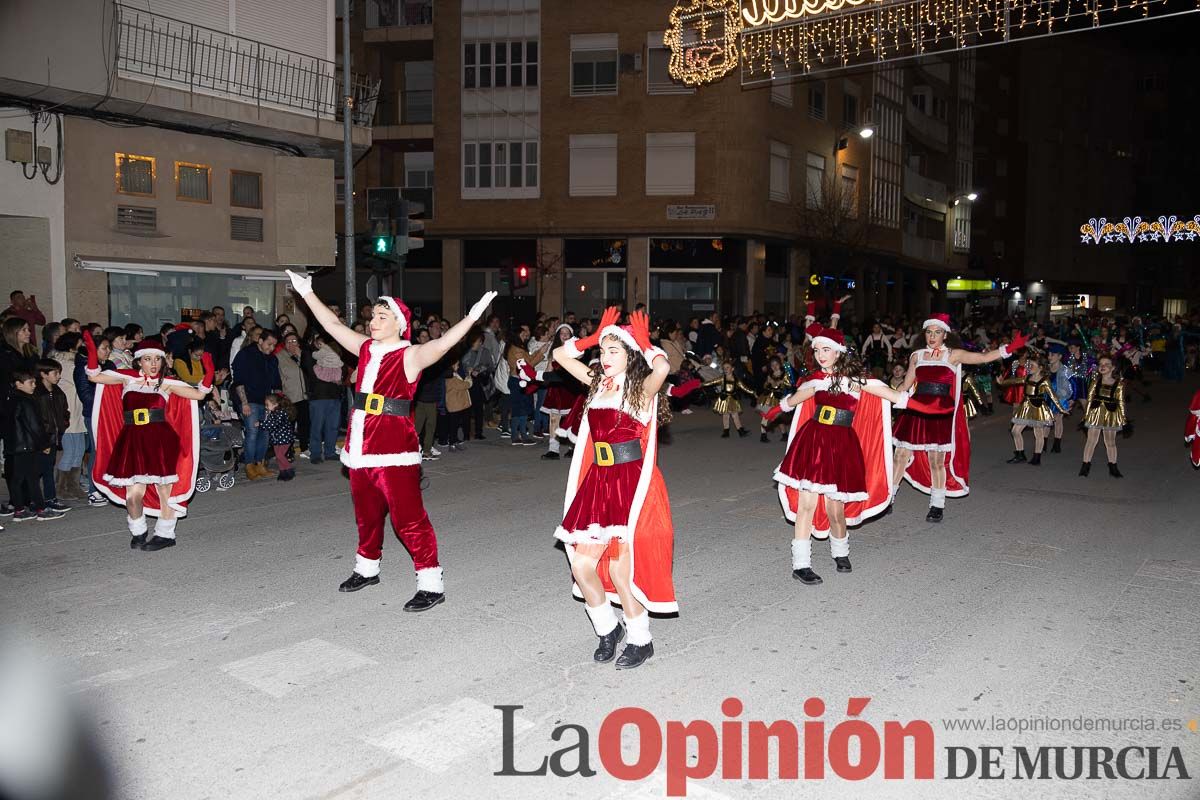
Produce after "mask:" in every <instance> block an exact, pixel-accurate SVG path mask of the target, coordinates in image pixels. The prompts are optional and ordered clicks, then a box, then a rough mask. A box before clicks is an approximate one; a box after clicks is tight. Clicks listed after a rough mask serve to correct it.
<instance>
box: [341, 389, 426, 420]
mask: <svg viewBox="0 0 1200 800" xmlns="http://www.w3.org/2000/svg"><path fill="white" fill-rule="evenodd" d="M354 408H355V409H357V410H358V411H365V412H367V413H368V414H370V415H371V416H373V417H377V416H379V415H380V414H387V415H388V416H391V417H407V416H408V415H409V414H410V413H411V411H412V402H411V401H409V400H401V399H400V398H397V397H384V396H383V395H381V394H367V393H366V392H355V393H354Z"/></svg>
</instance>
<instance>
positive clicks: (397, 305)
mask: <svg viewBox="0 0 1200 800" xmlns="http://www.w3.org/2000/svg"><path fill="white" fill-rule="evenodd" d="M375 304H376V305H385V306H387V307H388V311H391V312H392V313H393V314H395V315H396V319H398V320H399V321H400V338H401V339H411V338H412V311H410V310H409V309H408V306H406V305H404V302H403V301H401V300H397V299H396V298H394V297H387V296H386V295H385V296H384V297H381V298H379V299H378V300H376V301H375Z"/></svg>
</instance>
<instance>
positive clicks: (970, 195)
mask: <svg viewBox="0 0 1200 800" xmlns="http://www.w3.org/2000/svg"><path fill="white" fill-rule="evenodd" d="M950 199H951V200H953V201H954V205H958V204H959V202H961V201H963V200H966V201H967V202H968V203H974V202H975V201H976V200H978V199H979V192H974V191H972V192H966V193H965V194H956V195H953V196H952V197H951V198H950Z"/></svg>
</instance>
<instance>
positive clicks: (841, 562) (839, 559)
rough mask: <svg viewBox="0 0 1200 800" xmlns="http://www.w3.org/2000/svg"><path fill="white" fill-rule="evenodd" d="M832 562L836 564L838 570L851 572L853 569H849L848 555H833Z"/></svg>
mask: <svg viewBox="0 0 1200 800" xmlns="http://www.w3.org/2000/svg"><path fill="white" fill-rule="evenodd" d="M833 563H834V564H837V571H838V572H852V571H853V570H851V569H850V557H849V556H834V557H833Z"/></svg>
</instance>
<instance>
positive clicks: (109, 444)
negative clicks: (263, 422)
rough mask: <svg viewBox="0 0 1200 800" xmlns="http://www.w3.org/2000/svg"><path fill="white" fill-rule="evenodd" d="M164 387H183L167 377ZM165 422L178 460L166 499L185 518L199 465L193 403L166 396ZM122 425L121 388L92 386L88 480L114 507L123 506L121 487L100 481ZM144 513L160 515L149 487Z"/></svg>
mask: <svg viewBox="0 0 1200 800" xmlns="http://www.w3.org/2000/svg"><path fill="white" fill-rule="evenodd" d="M104 374H106V375H111V376H114V377H116V376H118V375H119V376H121V377H124V378H130V377H132V378H137V377H139V376H140V375H141V373H140V372H138V371H137V370H127V369H122V370H117V371H116V372H114V371H112V370H107V371H105V373H104ZM163 383H164V384H165V385H171V384H176V385H179V386H187V384H186V383H182V382H181V381H177V380H173V379H171V378H167V379H166V380H165V381H163ZM165 415H166V420H167V423H168V424H169V425H170V426H171V429H172V430H174V431H175V432H176V433H177V434H178V435H179V444H180V447H179V460H178V461H177V462H176V468H175V474H176V475H178V476H179V480H178V481H176V482H175V485H174V486H172V487H171V491H172V495H171V497H170V498H168V501H167V502H168V503H170V505H171V508H173V509H175V513H176V514H177V515H178V516H180V517H183V516H187V504H188V500H190V499H191V497H192V494H193V493H194V492H195V491H196V469H197V468H198V467H199V463H200V416H199V410H198V406H197V404H196V401H195V400H188V399H186V398H183V397H180V396H179V395H177V394H174V393H172V394H169V395H167V408H166V412H165ZM124 425H125V411H124V408H123V407H122V405H121V387H120V386H117V385H115V384H114V385H107V386H106V385H105V384H103V383H97V384H96V398H95V400H94V401H93V402H92V432H93V434H94V436H95V439H96V457H95V458H94V459H93V460H92V480H93V481H94V482H95V484H96V488H97V489H99V490H100V491H101V492H103V493H104V495H105V496H106V497H108V499H109V500H112V501H113V502H114V503H117V504H118V505H122V506H123V505H125V488H126V487H124V486H110V485H109V484H108V482H107V481H105V480H104V473H105V471H106V470H107V469H108V458H109V455H111V454H112V449H113V444H114V443H115V442H116V441H117V434H118V433H120V432H121V428H122V427H124ZM143 503H144V506H145V511H146V513H147V514H149V515H150V516H152V517H157V516H159V515H160V514H161V513H162V510H161V509H162V499H161V498H160V497H159V496H158V487H157V486H154V485H150V486H148V487H147V488H146V496H145V499H144V500H143Z"/></svg>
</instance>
